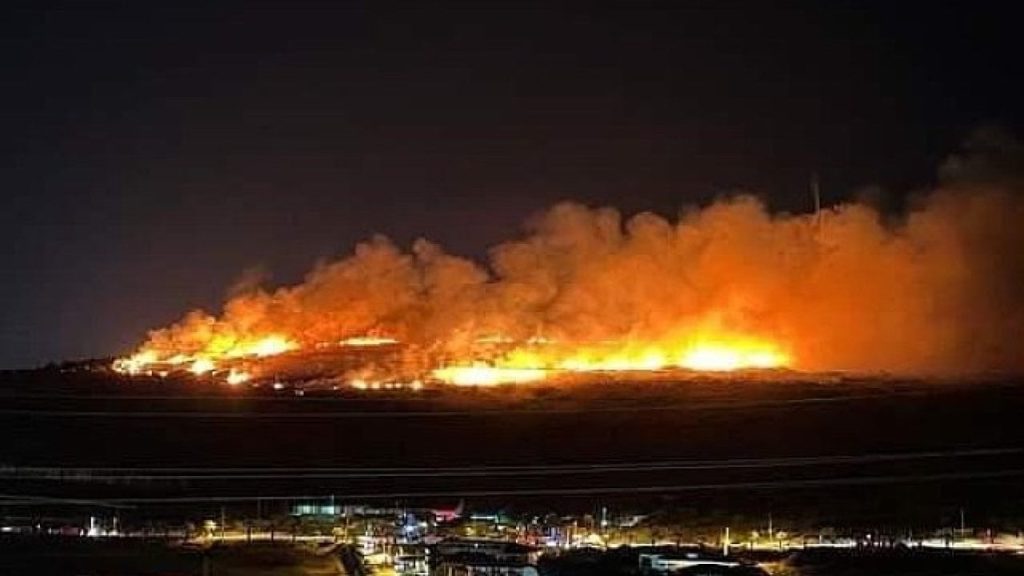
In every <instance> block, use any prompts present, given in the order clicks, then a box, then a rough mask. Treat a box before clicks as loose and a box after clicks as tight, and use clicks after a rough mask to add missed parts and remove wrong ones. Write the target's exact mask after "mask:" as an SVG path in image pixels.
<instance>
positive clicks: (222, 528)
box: [220, 506, 227, 540]
mask: <svg viewBox="0 0 1024 576" xmlns="http://www.w3.org/2000/svg"><path fill="white" fill-rule="evenodd" d="M226 517H227V516H226V514H225V512H224V507H223V506H221V507H220V539H221V540H223V539H224V522H225V519H226Z"/></svg>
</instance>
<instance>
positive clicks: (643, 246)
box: [113, 189, 1024, 390]
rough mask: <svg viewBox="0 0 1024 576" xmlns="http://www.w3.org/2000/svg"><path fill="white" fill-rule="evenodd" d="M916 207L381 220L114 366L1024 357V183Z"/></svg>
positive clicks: (380, 367)
mask: <svg viewBox="0 0 1024 576" xmlns="http://www.w3.org/2000/svg"><path fill="white" fill-rule="evenodd" d="M906 216H907V217H906V218H900V219H890V218H886V217H883V215H882V214H880V213H879V212H878V211H877V210H876V209H875V208H873V207H871V206H867V205H860V204H848V205H842V206H836V207H834V208H830V209H828V210H822V211H821V212H819V213H817V214H774V213H771V212H770V211H769V210H768V209H767V208H766V207H765V206H764V204H763V203H761V202H759V201H758V200H757V199H755V198H752V197H742V196H741V197H737V198H730V199H724V200H721V201H717V202H714V203H713V204H711V205H709V206H706V207H704V208H698V209H693V210H688V211H685V212H684V213H683V214H682V215H681V216H680V217H679V218H678V219H675V220H671V219H665V218H662V217H659V216H657V215H654V214H646V213H645V214H638V215H636V216H634V217H632V218H623V217H622V215H621V214H619V213H618V212H617V211H615V210H614V209H610V208H589V207H586V206H581V205H578V204H572V203H566V204H560V205H558V206H555V207H554V208H552V209H551V210H550V211H548V212H546V213H544V214H542V215H539V217H538V218H535V219H534V220H533V221H531V223H530V224H529V226H528V227H527V230H526V233H525V234H524V235H523V236H520V237H517V238H516V239H513V240H511V241H508V242H504V243H501V244H498V245H496V246H495V247H494V248H493V249H492V250H491V251H490V252H489V254H490V257H489V261H488V262H486V263H478V262H474V261H472V260H469V259H466V258H461V257H458V256H455V255H451V254H448V253H446V252H445V251H444V250H443V249H442V248H441V247H439V246H437V245H435V244H432V243H430V242H428V241H425V240H420V241H417V242H415V243H414V244H413V245H412V247H411V248H410V249H403V248H402V247H400V246H398V245H396V244H395V243H393V242H391V241H389V240H388V239H386V238H383V237H374V238H373V239H371V240H369V241H367V242H364V243H361V244H359V245H358V246H356V248H355V250H354V251H353V252H352V253H351V254H350V255H348V256H346V257H344V258H340V259H338V260H335V261H332V262H327V263H324V264H323V265H318V266H317V267H316V268H315V269H314V270H313V271H312V272H311V273H310V274H309V275H308V276H307V277H306V279H305V280H304V281H303V282H301V283H299V284H296V285H293V286H283V287H279V288H276V289H272V290H270V289H262V288H259V289H254V290H252V291H250V292H246V293H243V294H239V295H235V296H232V297H231V298H230V299H229V300H228V301H227V302H225V303H224V306H223V309H222V310H221V311H220V313H219V314H216V315H214V314H209V313H206V312H203V311H198V310H197V311H192V312H189V313H187V314H185V315H184V316H183V317H182V318H181V320H180V321H178V322H177V323H175V324H172V325H171V326H168V327H166V328H163V329H159V330H154V331H153V332H152V333H151V334H150V337H149V339H148V340H147V341H146V342H145V343H144V344H143V345H142V346H141V347H140V349H139V350H138V351H137V352H136V353H135V354H133V355H131V356H129V357H127V358H122V359H119V360H117V361H116V362H114V365H113V367H114V369H116V370H118V371H119V372H123V373H126V374H162V373H168V374H171V375H181V374H183V373H185V374H187V373H188V372H191V373H192V374H195V375H196V376H201V377H202V378H204V379H216V380H220V381H223V380H225V379H227V380H230V381H231V382H234V383H239V382H243V381H246V380H249V379H252V380H257V381H258V380H259V379H261V378H263V377H264V376H265V375H268V374H271V373H273V374H274V375H275V376H276V377H279V378H292V377H295V378H309V379H326V380H327V381H332V382H346V383H351V387H353V388H357V389H358V388H366V389H368V390H372V389H376V388H379V389H384V390H386V389H388V388H387V387H388V386H389V385H390V386H391V387H392V389H393V388H394V387H395V386H396V385H397V384H396V383H408V382H412V381H415V380H418V381H421V382H426V383H432V384H433V383H447V384H452V385H459V386H473V385H477V386H486V385H493V384H504V383H530V382H538V381H558V379H559V378H560V377H562V376H565V375H569V376H574V375H578V374H584V375H586V374H593V375H594V377H595V378H599V377H605V376H602V374H605V373H630V372H669V371H674V370H680V371H700V372H728V371H736V370H764V369H779V368H786V369H798V370H854V371H876V370H886V371H891V372H898V373H907V374H910V373H916V372H921V373H934V372H943V371H953V372H957V371H961V370H963V371H966V372H974V371H982V372H984V371H987V370H998V369H1003V370H1011V371H1016V372H1021V371H1024V364H1022V362H1024V360H1022V359H1021V358H1022V357H1021V355H1020V354H1018V353H1017V350H1016V348H1014V347H1013V346H1010V345H1008V344H1007V342H1014V341H1015V340H1014V338H1013V337H1014V336H1016V335H1018V334H1020V333H1021V329H1022V325H1024V316H1021V315H1020V314H1019V313H1018V312H1019V308H1020V306H1019V302H1017V300H1015V299H1014V298H1013V296H1015V295H1016V292H1015V291H1014V290H1013V288H1014V287H1016V286H1017V285H1018V284H1019V282H1018V280H1019V271H1020V269H1021V266H1020V263H1019V262H1018V260H1019V259H1011V260H1008V261H1006V263H1005V265H1004V264H1003V263H1002V260H999V259H993V258H992V257H991V255H993V254H1011V255H1014V256H1015V257H1016V255H1019V254H1020V253H1021V252H1020V250H1018V249H1017V247H1019V246H1020V245H1021V244H1022V242H1024V232H1022V231H1024V226H1020V225H1018V224H1019V222H1020V219H1021V218H1022V217H1024V202H1022V201H1021V200H1020V196H1019V195H1015V194H1009V193H1007V191H1003V190H998V189H993V190H978V191H976V193H971V194H960V193H959V192H956V191H948V192H941V193H938V192H937V193H935V194H934V195H933V196H932V197H930V198H929V199H927V200H926V201H924V203H923V204H922V205H921V206H920V207H918V208H915V209H914V210H913V211H912V212H911V213H908V214H907V215H906ZM890 222H895V223H890ZM982 304H983V305H982ZM979 326H984V327H986V328H989V327H990V328H991V330H986V331H979V330H978V327H979ZM293 351H294V352H295V353H294V354H292V352H293ZM307 353H308V354H307ZM333 353H336V354H337V357H331V354H333ZM276 356H283V357H281V358H277V359H274V360H273V361H270V360H268V358H271V357H276ZM609 379H612V378H609Z"/></svg>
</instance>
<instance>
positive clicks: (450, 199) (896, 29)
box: [0, 2, 1024, 367]
mask: <svg viewBox="0 0 1024 576" xmlns="http://www.w3.org/2000/svg"><path fill="white" fill-rule="evenodd" d="M143 4H145V3H143ZM486 4H487V3H464V4H461V5H456V7H452V6H448V7H435V8H430V9H427V8H421V7H422V6H425V4H420V3H410V4H407V5H406V6H408V7H410V9H392V10H388V11H382V10H376V9H364V8H362V7H359V6H357V5H344V6H349V7H348V8H339V9H333V10H323V9H309V10H300V9H295V8H294V6H295V4H289V6H293V8H290V9H288V10H283V9H274V8H272V7H269V5H266V4H261V5H258V6H259V7H254V8H251V9H248V10H241V9H238V8H233V9H227V8H225V9H207V10H203V11H197V12H183V11H182V12H159V13H158V12H153V11H146V10H133V9H118V10H111V9H85V8H81V7H78V8H75V9H42V8H38V7H27V8H23V9H20V10H11V9H7V11H6V12H5V13H3V14H2V17H0V22H2V24H0V28H2V30H0V32H2V33H0V43H2V50H0V58H2V60H3V73H2V75H0V82H2V84H3V89H2V93H0V94H2V95H0V98H2V107H0V118H2V129H0V142H2V153H0V176H2V185H3V194H4V203H3V210H2V212H0V235H2V237H0V238H2V242H3V246H4V250H3V251H2V252H0V270H2V271H3V281H2V282H0V299H2V302H3V304H2V308H0V310H2V312H0V367H25V366H33V365H37V364H41V363H45V362H47V361H51V360H64V359H71V358H83V357H90V356H106V355H111V354H118V353H123V352H126V351H128V350H129V349H130V348H132V347H133V346H134V345H136V344H138V343H139V341H140V340H141V339H142V338H143V337H144V334H145V331H146V330H147V329H149V328H153V327H157V326H161V325H164V324H167V323H169V322H171V321H173V320H175V319H176V318H177V317H179V316H180V315H181V314H182V313H183V312H184V311H186V310H187V309H189V308H193V307H207V308H216V307H217V305H218V304H219V302H220V301H221V300H222V298H223V296H224V294H225V292H226V290H227V289H228V287H229V286H231V284H232V283H233V282H236V281H237V280H238V279H239V278H240V277H241V276H243V275H244V274H245V273H246V271H247V270H262V271H264V274H265V275H266V278H267V279H268V281H269V282H270V283H271V284H277V283H288V282H294V281H297V280H298V279H300V278H301V276H302V274H303V273H304V272H305V271H306V270H307V269H308V268H309V267H310V266H311V265H312V264H313V263H314V262H315V261H317V260H318V259H322V258H329V257H335V256H339V255H342V254H345V253H346V252H348V251H349V250H350V249H351V247H352V245H353V244H354V243H355V242H357V241H358V240H360V239H364V238H366V237H368V236H369V235H371V234H373V233H377V232H379V233H384V234H387V235H389V236H391V237H393V238H394V239H396V240H397V241H398V242H401V243H408V242H410V241H411V240H413V239H414V238H416V237H418V236H426V237H428V238H431V239H433V240H436V241H438V242H440V243H441V244H442V245H444V246H446V247H447V248H448V249H449V250H450V251H452V252H455V253H459V254H464V255H469V256H473V257H476V258H481V257H483V256H485V254H486V250H487V248H488V246H490V245H493V244H495V243H497V242H500V241H501V240H503V239H505V238H508V237H510V236H513V235H515V234H516V233H518V231H519V230H520V226H521V223H522V221H523V220H524V219H525V218H526V217H528V216H529V215H530V214H532V213H535V212H537V211H538V210H541V209H543V208H545V207H547V206H549V205H550V204H552V203H554V202H557V201H559V200H565V199H574V200H578V201H581V202H585V203H587V204H591V205H606V204H607V205H614V206H618V207H620V208H622V209H623V210H625V211H627V212H636V211H640V210H653V211H656V212H660V213H663V214H665V215H672V214H675V213H676V212H677V211H678V210H679V208H680V207H681V206H683V205H685V204H693V203H706V202H708V201H710V200H711V199H713V198H714V197H715V196H716V195H720V194H724V193H728V192H731V191H736V190H747V191H753V192H756V193H758V194H760V195H762V196H763V197H765V198H766V199H767V201H768V202H769V204H770V205H771V206H772V207H773V208H776V209H780V210H791V211H799V210H807V209H808V208H809V205H810V201H809V197H808V192H807V188H808V185H807V183H808V179H809V175H810V174H811V173H812V172H815V171H816V172H818V173H820V174H821V179H822V185H823V188H824V196H825V200H826V201H827V202H835V201H838V200H841V199H844V198H850V197H853V196H855V195H857V194H858V193H860V191H862V190H864V189H865V188H866V187H869V186H878V187H880V188H881V190H882V192H881V193H878V192H876V193H875V197H876V198H882V199H883V200H882V201H883V202H886V203H887V204H890V205H892V206H898V205H899V204H900V198H902V197H903V195H904V194H906V192H907V191H912V190H915V189H921V188H923V187H927V186H928V185H929V184H930V183H931V182H933V181H934V178H935V170H936V168H937V166H938V165H939V164H940V163H941V161H942V159H943V158H944V157H945V156H946V155H947V154H949V153H951V152H953V151H955V150H956V149H957V147H958V145H959V143H960V142H961V141H962V140H963V139H964V138H965V137H966V136H967V135H968V134H969V133H970V132H971V130H972V129H974V128H976V127H978V126H982V125H990V124H994V125H1000V126H1003V127H1005V128H1007V129H1009V130H1012V131H1016V132H1017V133H1018V134H1019V133H1020V128H1021V120H1022V119H1021V116H1022V115H1021V103H1022V102H1024V94H1022V89H1021V73H1020V54H1019V50H1020V42H1019V32H1018V25H1017V23H1018V21H1017V20H1016V19H1015V18H1013V17H1012V15H1011V14H1009V13H1000V12H999V11H998V10H997V9H996V8H995V6H996V5H995V4H993V5H991V6H985V5H984V3H979V2H970V3H963V4H962V5H959V6H958V5H956V4H955V3H949V2H940V3H934V4H941V5H943V6H944V7H942V8H939V7H936V6H934V5H922V7H920V8H916V7H915V8H912V7H909V6H907V7H903V8H889V7H884V6H885V4H887V3H879V4H878V5H877V6H873V5H868V4H863V3H849V4H847V3H839V2H824V3H821V4H820V5H817V6H815V5H810V4H808V5H796V4H792V5H790V8H787V9H785V10H775V11H764V10H753V11H750V10H740V9H739V8H738V6H739V5H736V4H733V5H731V6H733V8H731V9H721V8H714V9H712V8H710V7H711V6H717V5H719V4H718V3H708V4H707V5H706V7H703V8H702V7H699V6H697V5H692V7H690V8H682V9H680V8H679V6H683V5H684V4H685V3H681V2H679V3H666V4H665V5H664V6H672V7H675V8H673V9H663V8H657V7H654V5H650V6H649V7H646V8H643V9H641V8H638V7H637V6H640V5H639V4H636V3H632V4H629V6H630V9H620V10H607V11H597V10H583V9H575V10H574V9H558V10H555V9H549V8H536V9H534V8H530V7H529V5H524V4H519V5H514V4H512V3H503V4H495V5H492V6H497V7H491V8H484V7H483V6H485V5H486ZM624 5H625V4H624ZM533 6H543V5H542V4H538V5H533ZM844 6H845V7H844ZM411 7H416V8H411Z"/></svg>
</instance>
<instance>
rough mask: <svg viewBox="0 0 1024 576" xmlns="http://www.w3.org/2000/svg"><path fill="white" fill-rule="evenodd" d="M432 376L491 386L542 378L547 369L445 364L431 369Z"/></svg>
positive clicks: (459, 384)
mask: <svg viewBox="0 0 1024 576" xmlns="http://www.w3.org/2000/svg"><path fill="white" fill-rule="evenodd" d="M433 375H434V378H437V379H438V380H440V381H442V382H446V383H448V384H454V385H456V386H493V385H495V384H522V383H525V382H536V381H538V380H544V379H545V378H546V377H547V375H548V371H547V370H542V369H538V368H501V367H497V366H487V365H483V364H477V365H472V366H446V367H444V368H438V369H437V370H434V371H433Z"/></svg>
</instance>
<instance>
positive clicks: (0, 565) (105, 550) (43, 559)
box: [0, 537, 1024, 576]
mask: <svg viewBox="0 0 1024 576" xmlns="http://www.w3.org/2000/svg"><path fill="white" fill-rule="evenodd" d="M0 551H2V552H3V553H2V554H0V574H5V575H7V574H11V575H14V574H17V575H26V576H29V575H31V576H51V575H53V576H58V575H60V576H64V575H68V574H81V575H89V576H157V575H168V574H176V575H183V576H184V575H188V576H201V575H204V574H216V575H218V576H327V575H334V574H343V573H344V571H343V570H344V569H343V562H341V561H340V559H341V555H340V552H341V551H340V549H335V548H316V547H310V546H302V545H299V546H295V545H289V544H286V543H278V544H267V543H263V544H258V545H246V544H234V545H219V546H213V547H211V548H208V549H198V548H187V547H181V546H168V545H166V544H164V543H161V542H155V541H154V542H143V541H138V540H100V541H96V540H87V539H80V538H78V539H49V540H47V539H42V540H41V539H38V538H26V539H19V538H9V537H8V538H3V537H0ZM761 560H763V561H764V560H767V562H766V563H765V564H764V566H765V567H766V568H767V571H768V572H769V573H770V574H772V575H773V576H776V575H778V576H826V575H827V576H887V575H893V576H895V575H900V576H966V575H986V576H1009V575H1017V574H1022V573H1024V556H1019V555H1007V554H972V553H957V554H952V553H949V552H941V551H940V552H936V551H914V550H886V551H834V550H833V551H802V552H797V553H794V554H790V555H786V556H783V557H778V558H773V559H765V558H761ZM538 569H539V571H540V573H541V575H542V576H639V574H640V572H639V569H638V562H637V551H636V550H631V549H628V548H620V549H615V550H611V551H608V552H599V551H578V552H572V553H568V554H564V555H561V556H543V557H542V558H541V560H540V562H539V564H538ZM204 570H205V571H206V572H204ZM758 573H763V572H759V571H757V570H754V569H739V570H733V571H732V572H723V574H734V575H736V576H739V575H741V574H751V575H752V574H758Z"/></svg>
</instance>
